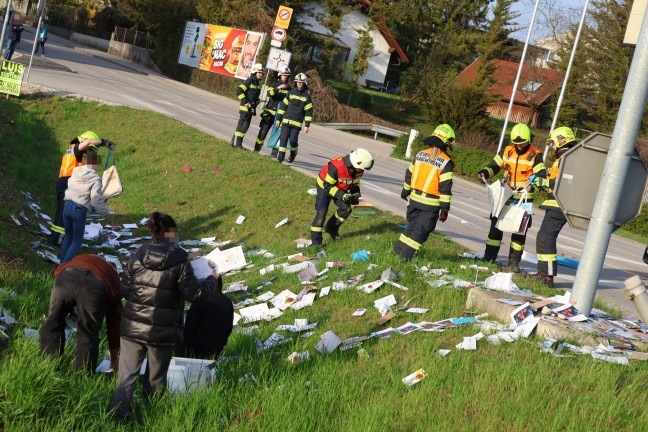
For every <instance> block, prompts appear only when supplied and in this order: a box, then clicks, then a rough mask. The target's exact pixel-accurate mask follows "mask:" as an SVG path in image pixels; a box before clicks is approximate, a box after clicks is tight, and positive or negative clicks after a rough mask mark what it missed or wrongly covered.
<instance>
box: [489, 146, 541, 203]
mask: <svg viewBox="0 0 648 432" xmlns="http://www.w3.org/2000/svg"><path fill="white" fill-rule="evenodd" d="M484 170H485V171H486V172H487V173H488V177H493V176H495V175H497V173H499V172H500V170H503V171H504V175H506V176H508V180H507V182H508V185H509V186H510V187H511V189H513V190H514V191H516V192H515V193H514V194H513V198H520V197H521V194H522V192H523V190H524V187H525V186H526V183H527V180H528V179H529V176H531V175H535V176H537V177H542V178H545V177H547V168H546V166H545V164H544V160H543V158H542V152H541V151H539V150H538V149H537V148H535V147H534V146H532V145H530V146H529V147H528V148H527V150H526V151H525V152H524V153H523V154H518V153H517V151H516V149H515V146H514V145H509V146H507V147H505V148H504V149H503V150H500V152H499V153H497V154H496V155H495V157H494V158H493V160H492V161H490V163H489V164H488V165H487V166H486V167H485V168H484ZM533 195H534V189H531V192H529V195H528V198H529V199H533Z"/></svg>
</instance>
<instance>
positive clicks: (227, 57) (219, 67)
mask: <svg viewBox="0 0 648 432" xmlns="http://www.w3.org/2000/svg"><path fill="white" fill-rule="evenodd" d="M262 42H263V34H262V33H255V32H248V31H247V30H241V29H236V28H231V27H224V26H217V25H212V24H207V25H206V30H205V39H204V43H203V49H202V53H201V55H200V64H199V69H202V70H206V71H210V72H214V73H217V74H221V75H226V76H234V77H236V78H240V79H246V78H248V77H249V76H250V68H251V67H252V65H253V64H254V62H255V60H256V56H257V54H258V52H259V48H260V47H261V44H262Z"/></svg>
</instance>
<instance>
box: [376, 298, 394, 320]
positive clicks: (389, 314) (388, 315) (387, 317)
mask: <svg viewBox="0 0 648 432" xmlns="http://www.w3.org/2000/svg"><path fill="white" fill-rule="evenodd" d="M381 304H382V305H384V303H381ZM395 316H396V314H395V313H394V312H391V311H389V312H387V313H386V314H384V315H382V316H381V317H380V318H378V319H377V320H376V325H384V324H385V323H387V322H389V321H390V320H391V319H392V318H394V317H395Z"/></svg>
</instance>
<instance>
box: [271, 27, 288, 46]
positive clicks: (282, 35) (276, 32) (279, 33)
mask: <svg viewBox="0 0 648 432" xmlns="http://www.w3.org/2000/svg"><path fill="white" fill-rule="evenodd" d="M271 36H272V40H276V41H279V42H281V41H282V40H284V39H286V29H285V28H281V27H275V28H273V29H272V33H271Z"/></svg>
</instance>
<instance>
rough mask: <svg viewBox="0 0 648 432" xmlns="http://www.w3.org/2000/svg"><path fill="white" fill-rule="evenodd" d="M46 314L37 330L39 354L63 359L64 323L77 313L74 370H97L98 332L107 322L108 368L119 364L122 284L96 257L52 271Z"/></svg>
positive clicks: (77, 258)
mask: <svg viewBox="0 0 648 432" xmlns="http://www.w3.org/2000/svg"><path fill="white" fill-rule="evenodd" d="M54 278H55V279H56V281H55V282H54V286H53V287H52V293H51V294H50V303H49V312H48V314H47V318H45V322H44V323H43V326H42V327H41V329H40V340H41V342H40V345H41V351H42V352H43V353H45V354H50V355H62V354H63V349H64V348H65V327H66V322H65V319H66V318H67V316H68V315H70V314H72V313H74V312H75V310H76V316H77V317H78V322H77V331H76V334H77V342H76V357H75V360H74V367H75V368H76V369H83V368H84V367H87V368H88V370H89V371H90V372H94V371H95V369H96V368H97V359H98V357H99V331H100V330H101V325H102V322H103V320H104V317H105V318H106V334H107V336H108V348H109V349H110V366H111V368H112V369H113V370H117V365H118V362H119V324H120V322H121V316H122V303H121V298H122V295H121V282H120V280H119V275H118V274H117V272H116V271H115V269H114V268H113V267H112V266H111V265H110V264H108V263H107V262H106V261H104V260H103V259H101V258H99V257H98V256H97V255H79V256H77V257H75V258H73V259H72V260H71V261H69V262H67V263H65V264H61V265H59V266H58V267H57V268H56V270H54Z"/></svg>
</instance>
